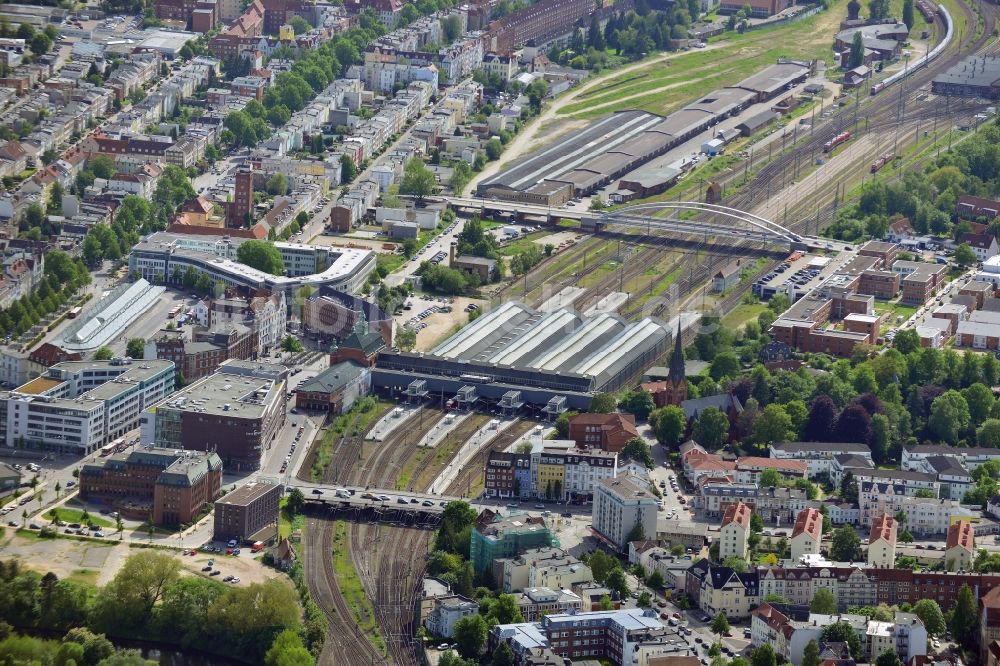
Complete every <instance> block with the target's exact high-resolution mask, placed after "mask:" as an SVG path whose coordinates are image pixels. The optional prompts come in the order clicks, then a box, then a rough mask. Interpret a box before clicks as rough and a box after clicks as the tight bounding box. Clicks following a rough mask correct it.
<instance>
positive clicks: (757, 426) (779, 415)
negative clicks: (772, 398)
mask: <svg viewBox="0 0 1000 666" xmlns="http://www.w3.org/2000/svg"><path fill="white" fill-rule="evenodd" d="M794 435H795V433H794V431H793V430H792V418H791V417H790V416H789V415H788V412H786V411H785V408H784V407H782V406H781V405H779V404H777V403H771V404H770V405H768V406H767V407H765V408H764V410H763V411H762V412H761V413H760V414H759V415H758V416H757V420H756V421H754V424H753V438H754V441H756V442H757V443H758V444H771V443H773V442H782V441H785V440H787V439H788V438H789V437H794Z"/></svg>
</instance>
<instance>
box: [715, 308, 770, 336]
mask: <svg viewBox="0 0 1000 666" xmlns="http://www.w3.org/2000/svg"><path fill="white" fill-rule="evenodd" d="M765 310H767V304H766V303H740V304H739V305H737V306H736V308H734V309H733V310H732V311H731V312H730V313H729V314H727V315H726V316H725V317H723V318H722V325H723V326H724V327H725V328H728V329H730V330H735V329H737V328H739V327H740V326H743V324H745V323H747V322H748V321H751V320H754V321H755V320H756V319H757V317H758V316H759V315H760V313H762V312H764V311H765Z"/></svg>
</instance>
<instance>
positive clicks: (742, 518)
mask: <svg viewBox="0 0 1000 666" xmlns="http://www.w3.org/2000/svg"><path fill="white" fill-rule="evenodd" d="M750 514H751V510H750V507H748V506H747V505H746V504H744V503H743V502H737V503H736V504H733V505H731V506H730V507H729V508H728V509H726V512H725V514H723V516H722V526H721V528H720V529H719V559H720V560H725V559H726V558H727V557H731V556H736V557H739V558H742V559H744V560H745V559H746V558H747V552H748V547H749V546H748V539H749V537H750Z"/></svg>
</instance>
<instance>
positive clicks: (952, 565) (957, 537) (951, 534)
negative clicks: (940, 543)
mask: <svg viewBox="0 0 1000 666" xmlns="http://www.w3.org/2000/svg"><path fill="white" fill-rule="evenodd" d="M974 559H975V533H974V532H973V530H972V523H971V522H969V521H968V520H956V521H955V522H953V523H952V524H951V526H950V527H949V528H948V538H947V540H946V541H945V550H944V563H945V568H946V569H947V570H948V571H968V570H969V569H971V568H972V562H973V560H974Z"/></svg>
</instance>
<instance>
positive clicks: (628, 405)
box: [618, 390, 656, 421]
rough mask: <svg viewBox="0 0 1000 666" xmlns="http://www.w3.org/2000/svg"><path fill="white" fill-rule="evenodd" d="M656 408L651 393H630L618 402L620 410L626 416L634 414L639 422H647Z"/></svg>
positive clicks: (641, 391)
mask: <svg viewBox="0 0 1000 666" xmlns="http://www.w3.org/2000/svg"><path fill="white" fill-rule="evenodd" d="M655 408H656V406H655V405H654V403H653V396H652V394H650V393H649V391H643V390H638V391H629V392H628V393H626V394H625V397H623V398H622V399H621V400H620V401H619V402H618V409H620V410H621V411H623V412H625V413H626V414H632V415H634V416H635V418H636V419H637V420H639V421H645V420H646V419H647V418H649V415H650V413H651V412H652V411H653V410H654V409H655Z"/></svg>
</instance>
